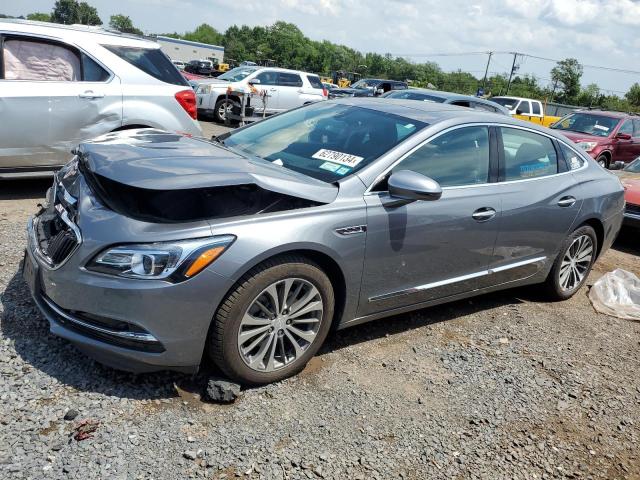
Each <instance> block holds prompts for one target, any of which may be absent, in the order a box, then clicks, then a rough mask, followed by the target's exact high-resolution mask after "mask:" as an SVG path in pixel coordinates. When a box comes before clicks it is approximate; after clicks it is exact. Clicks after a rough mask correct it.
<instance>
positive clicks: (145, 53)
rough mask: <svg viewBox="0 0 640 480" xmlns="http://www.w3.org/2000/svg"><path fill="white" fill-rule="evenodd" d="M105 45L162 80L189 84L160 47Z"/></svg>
mask: <svg viewBox="0 0 640 480" xmlns="http://www.w3.org/2000/svg"><path fill="white" fill-rule="evenodd" d="M103 47H104V48H106V49H107V50H109V51H110V52H111V53H114V54H115V55H117V56H118V57H120V58H121V59H122V60H124V61H126V62H127V63H129V64H131V65H133V66H134V67H136V68H138V69H140V70H142V71H143V72H144V73H146V74H147V75H151V76H152V77H153V78H155V79H157V80H160V81H161V82H165V83H170V84H172V85H184V86H185V87H188V86H189V83H188V82H187V80H186V79H185V78H184V77H183V76H182V74H181V73H180V71H179V70H178V69H177V68H176V66H175V65H174V64H173V63H171V60H169V57H167V56H166V55H165V54H164V52H162V50H160V49H159V48H139V47H122V46H120V45H103Z"/></svg>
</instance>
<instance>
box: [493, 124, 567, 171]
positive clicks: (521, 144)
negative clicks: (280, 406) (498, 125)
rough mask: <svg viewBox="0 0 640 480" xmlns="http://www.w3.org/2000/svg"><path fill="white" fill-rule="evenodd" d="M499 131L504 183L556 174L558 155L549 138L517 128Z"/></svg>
mask: <svg viewBox="0 0 640 480" xmlns="http://www.w3.org/2000/svg"><path fill="white" fill-rule="evenodd" d="M501 130H502V143H503V144H504V179H505V180H506V181H511V180H524V179H529V178H536V177H545V176H547V175H553V174H555V173H558V155H557V153H556V149H555V147H554V146H553V142H552V141H551V139H550V138H549V137H545V136H544V135H539V134H537V133H533V132H529V131H527V130H520V129H517V128H502V129H501Z"/></svg>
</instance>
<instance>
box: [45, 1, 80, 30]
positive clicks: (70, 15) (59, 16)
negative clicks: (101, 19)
mask: <svg viewBox="0 0 640 480" xmlns="http://www.w3.org/2000/svg"><path fill="white" fill-rule="evenodd" d="M78 8H79V6H78V2H76V0H57V1H56V3H55V4H54V6H53V12H51V21H52V22H54V23H62V24H64V25H72V24H74V23H76V22H77V20H78Z"/></svg>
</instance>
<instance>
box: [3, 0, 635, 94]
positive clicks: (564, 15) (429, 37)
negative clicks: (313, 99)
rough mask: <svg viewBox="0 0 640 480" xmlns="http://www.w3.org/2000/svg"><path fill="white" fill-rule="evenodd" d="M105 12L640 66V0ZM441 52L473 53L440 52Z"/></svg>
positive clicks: (168, 25)
mask: <svg viewBox="0 0 640 480" xmlns="http://www.w3.org/2000/svg"><path fill="white" fill-rule="evenodd" d="M53 3H54V0H17V1H16V0H0V13H5V14H9V15H14V16H18V15H26V14H28V13H31V12H36V11H39V12H50V11H51V9H52V7H53ZM88 3H89V4H91V5H93V6H94V7H96V8H97V9H98V14H99V15H100V17H101V18H102V20H103V22H105V23H108V20H109V17H110V16H111V15H113V14H116V13H122V14H125V15H128V16H129V17H131V19H132V20H133V23H134V25H136V26H137V27H138V28H140V29H142V30H143V31H144V32H145V33H167V32H178V33H181V32H184V31H189V30H193V29H194V28H195V27H196V26H197V25H199V24H200V23H209V24H210V25H212V26H213V27H215V28H216V29H218V30H220V31H224V30H225V29H226V28H227V27H229V26H230V25H233V24H247V25H270V24H272V23H274V22H275V21H277V20H284V21H287V22H292V23H295V24H296V25H297V26H298V27H299V28H300V29H301V30H302V31H303V32H304V33H305V34H306V35H307V36H309V37H310V38H312V39H315V40H324V39H326V40H331V41H333V42H336V43H342V44H345V45H347V46H349V47H352V48H355V49H357V50H360V51H363V52H378V53H383V54H384V53H392V54H395V55H401V56H406V57H408V58H409V59H411V60H413V61H427V60H428V61H435V62H437V63H438V64H440V66H441V67H442V69H443V70H445V71H451V70H457V69H462V70H465V71H469V72H471V73H473V74H474V75H475V76H476V77H481V76H482V75H483V74H484V69H485V66H486V61H487V55H484V54H483V55H480V54H475V55H466V54H467V53H469V52H486V51H496V52H512V51H516V52H522V53H527V54H530V55H535V56H538V57H545V58H551V59H562V58H567V57H574V58H577V59H578V60H579V61H580V62H581V63H583V64H584V65H596V66H605V67H611V68H618V69H626V70H635V71H640V35H638V31H640V30H639V27H640V1H638V0H636V1H633V0H445V1H442V0H439V1H437V0H377V1H371V0H264V1H259V0H197V1H196V0H127V1H121V0H88ZM435 54H465V55H454V56H433V55H435ZM512 61H513V56H512V55H509V54H506V53H504V54H502V53H501V54H496V55H494V56H493V58H492V62H491V65H490V67H489V72H490V73H507V72H509V70H510V68H511V62H512ZM518 63H519V64H520V70H519V73H532V74H535V75H536V76H537V77H538V78H539V80H540V82H541V83H542V84H543V85H546V84H548V83H550V80H549V76H550V74H549V72H550V70H551V68H552V67H553V66H554V64H553V62H549V61H543V60H536V59H533V58H530V57H525V58H520V57H519V59H518ZM591 82H594V83H597V84H598V85H599V86H600V87H601V89H602V90H603V93H611V92H613V93H617V94H619V95H621V94H624V92H626V91H627V90H628V88H629V86H630V85H631V84H633V83H634V82H640V73H635V74H628V73H616V72H611V71H604V70H598V69H593V68H587V67H585V69H584V75H583V78H582V84H583V85H586V84H588V83H591Z"/></svg>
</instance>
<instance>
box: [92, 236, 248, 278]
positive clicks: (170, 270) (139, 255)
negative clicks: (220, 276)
mask: <svg viewBox="0 0 640 480" xmlns="http://www.w3.org/2000/svg"><path fill="white" fill-rule="evenodd" d="M235 239H236V237H235V236H233V235H219V236H215V237H209V238H200V239H195V240H184V241H179V242H166V243H164V242H163V243H143V244H134V245H119V246H117V247H111V248H109V249H107V250H104V251H103V252H101V253H99V254H98V255H97V256H96V257H94V258H93V260H91V261H90V262H89V263H88V264H87V267H86V268H87V270H91V271H93V272H100V273H106V274H108V275H115V276H118V277H127V278H142V279H154V280H167V281H169V282H181V281H183V280H186V279H188V278H191V277H193V276H195V275H197V274H198V273H200V272H201V271H202V270H204V269H205V268H206V267H207V266H208V265H209V264H211V263H212V262H213V261H214V260H215V259H216V258H218V257H219V256H220V255H222V253H223V252H224V251H225V250H226V249H227V248H228V247H229V246H230V245H231V244H232V243H233V241H234V240H235Z"/></svg>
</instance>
